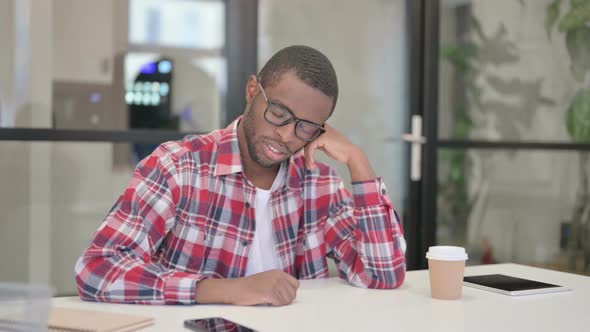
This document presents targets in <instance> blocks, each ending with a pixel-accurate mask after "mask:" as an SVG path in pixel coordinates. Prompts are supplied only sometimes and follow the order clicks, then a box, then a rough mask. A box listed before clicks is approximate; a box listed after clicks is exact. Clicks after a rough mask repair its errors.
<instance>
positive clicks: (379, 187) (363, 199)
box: [352, 178, 391, 207]
mask: <svg viewBox="0 0 590 332" xmlns="http://www.w3.org/2000/svg"><path fill="white" fill-rule="evenodd" d="M352 196H353V199H354V204H355V206H357V207H361V206H371V205H387V206H391V201H390V199H389V196H388V195H387V188H386V187H385V183H383V180H382V179H381V178H376V179H373V180H367V181H359V182H353V183H352Z"/></svg>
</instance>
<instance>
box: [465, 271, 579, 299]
mask: <svg viewBox="0 0 590 332" xmlns="http://www.w3.org/2000/svg"><path fill="white" fill-rule="evenodd" d="M463 284H464V285H465V286H469V287H475V288H480V289H484V290H488V291H492V292H496V293H501V294H505V295H513V296H519V295H530V294H541V293H554V292H564V291H569V290H570V289H569V288H567V287H564V286H560V285H554V284H549V283H545V282H541V281H536V280H531V279H523V278H517V277H512V276H507V275H504V274H486V275H479V276H468V277H464V278H463Z"/></svg>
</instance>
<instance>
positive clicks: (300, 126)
mask: <svg viewBox="0 0 590 332" xmlns="http://www.w3.org/2000/svg"><path fill="white" fill-rule="evenodd" d="M258 87H260V91H261V92H262V96H263V97H264V100H265V101H266V109H265V110H264V119H265V120H266V121H268V122H269V123H270V124H272V125H275V126H279V127H281V126H285V125H288V124H289V123H291V122H293V121H295V136H297V138H299V139H300V140H302V141H306V142H311V141H313V140H314V139H316V138H317V137H318V136H320V135H321V134H323V133H324V132H326V129H325V127H324V125H321V126H320V125H318V124H315V123H313V122H311V121H307V120H303V119H299V118H298V117H296V116H295V114H293V112H291V111H289V110H288V109H286V108H285V107H284V106H281V105H279V104H277V103H275V102H273V101H270V100H268V97H266V93H265V92H264V89H263V88H262V85H261V84H260V82H259V83H258Z"/></svg>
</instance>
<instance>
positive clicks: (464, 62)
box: [441, 44, 477, 71]
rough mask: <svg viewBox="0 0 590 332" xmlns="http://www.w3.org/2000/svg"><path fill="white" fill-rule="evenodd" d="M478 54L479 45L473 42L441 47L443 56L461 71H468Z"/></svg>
mask: <svg viewBox="0 0 590 332" xmlns="http://www.w3.org/2000/svg"><path fill="white" fill-rule="evenodd" d="M476 56H477V47H476V46H475V45H472V44H466V45H459V46H446V47H443V48H441V57H442V58H443V59H445V60H447V61H449V62H450V63H451V64H453V65H454V66H455V67H457V69H458V70H460V71H468V70H469V68H471V62H472V60H473V59H474V58H475V57H476Z"/></svg>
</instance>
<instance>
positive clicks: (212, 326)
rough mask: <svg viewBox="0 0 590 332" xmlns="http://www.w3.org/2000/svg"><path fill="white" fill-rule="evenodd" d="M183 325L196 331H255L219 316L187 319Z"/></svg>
mask: <svg viewBox="0 0 590 332" xmlns="http://www.w3.org/2000/svg"><path fill="white" fill-rule="evenodd" d="M184 327H186V328H187V329H189V330H192V331H198V332H226V331H227V332H257V331H256V330H254V329H251V328H249V327H247V326H244V325H241V324H238V323H236V322H232V321H231V320H228V319H225V318H221V317H210V318H200V319H187V320H185V321H184Z"/></svg>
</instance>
